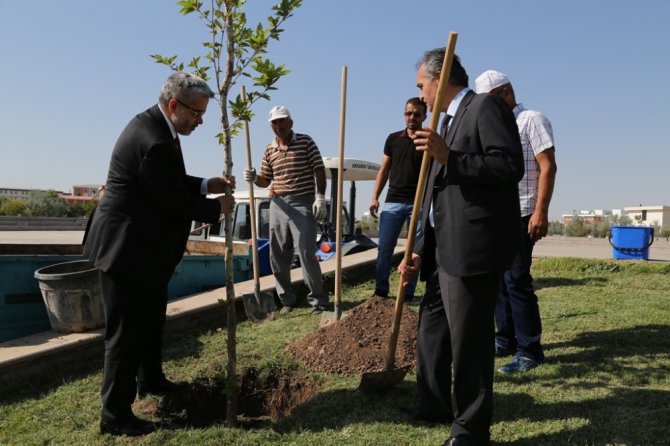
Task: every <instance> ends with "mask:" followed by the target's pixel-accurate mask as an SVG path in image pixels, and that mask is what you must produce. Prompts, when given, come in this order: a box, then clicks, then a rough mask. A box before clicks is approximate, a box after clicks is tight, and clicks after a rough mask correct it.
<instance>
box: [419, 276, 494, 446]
mask: <svg viewBox="0 0 670 446" xmlns="http://www.w3.org/2000/svg"><path fill="white" fill-rule="evenodd" d="M499 283H500V274H483V275H478V276H469V277H455V276H451V275H449V274H447V273H446V272H444V271H443V270H442V269H439V272H438V273H437V274H435V275H433V276H432V277H430V278H429V280H428V282H427V283H426V296H425V297H424V300H425V301H424V302H423V303H422V309H421V316H420V322H419V332H418V335H417V382H418V388H419V404H420V406H419V410H420V411H421V412H423V411H424V410H442V411H443V412H442V413H446V414H447V415H448V414H449V410H450V409H451V412H453V417H454V421H453V422H452V425H451V435H452V436H454V437H469V438H470V439H472V440H474V441H475V442H476V444H481V445H488V444H489V438H490V426H491V419H492V414H493V363H494V343H493V340H494V324H493V313H494V307H495V300H496V295H497V292H498V286H499ZM450 367H451V369H450ZM452 372H453V373H452ZM452 377H453V391H452V392H450V391H449V389H451V388H452V387H451V385H452ZM422 404H426V406H425V409H424V407H422V406H421V405H422ZM445 411H446V412H445Z"/></svg>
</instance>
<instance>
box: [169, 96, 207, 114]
mask: <svg viewBox="0 0 670 446" xmlns="http://www.w3.org/2000/svg"><path fill="white" fill-rule="evenodd" d="M174 100H175V101H177V102H179V103H180V104H181V105H183V106H184V107H186V108H187V109H188V111H190V112H191V115H193V118H194V119H198V118H200V117H201V116H202V115H204V114H205V112H206V111H207V110H196V109H195V108H193V107H189V106H188V105H186V104H184V103H183V102H182V101H180V100H179V99H177V98H174Z"/></svg>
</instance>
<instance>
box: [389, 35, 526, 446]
mask: <svg viewBox="0 0 670 446" xmlns="http://www.w3.org/2000/svg"><path fill="white" fill-rule="evenodd" d="M444 58H445V49H444V48H436V49H434V50H430V51H427V52H426V53H425V54H424V55H423V57H422V59H421V60H420V62H419V64H418V71H417V76H416V80H417V87H418V88H419V90H420V92H421V94H420V96H421V97H422V99H423V100H424V101H425V102H426V103H427V104H428V106H429V107H430V108H431V110H430V111H431V113H440V112H446V117H445V119H444V120H443V123H442V131H441V132H440V133H438V132H436V131H434V130H432V129H431V128H423V129H421V130H418V131H417V132H416V133H417V138H416V139H415V141H414V142H415V144H416V146H417V150H421V151H428V152H429V153H430V155H431V156H432V157H433V163H432V167H431V170H430V174H429V176H428V180H427V184H428V185H430V187H428V188H427V189H426V193H425V197H424V202H423V212H422V224H423V225H424V228H425V230H424V231H423V235H422V236H421V237H419V238H418V240H417V242H416V243H415V245H414V250H413V255H412V259H411V264H409V263H410V262H405V261H404V260H403V262H402V263H401V265H400V268H399V270H400V272H401V273H402V274H403V276H404V277H403V281H405V280H409V279H410V278H411V277H412V276H413V275H414V274H416V273H417V272H418V271H419V269H420V268H421V266H422V258H423V259H424V260H425V262H424V263H425V266H426V268H429V265H428V264H429V263H432V264H433V266H432V274H430V275H429V280H428V283H427V285H426V289H427V294H426V296H425V297H424V300H423V302H422V308H421V316H420V322H419V324H420V325H419V333H418V336H417V370H418V371H419V372H418V373H417V375H418V377H417V380H418V381H419V383H418V384H419V392H420V393H421V392H424V393H432V396H433V397H436V398H438V399H440V400H441V401H442V402H443V406H446V407H445V410H449V409H452V411H453V421H452V425H451V436H450V437H449V439H448V440H447V441H446V442H445V445H450V446H464V445H465V446H470V445H475V446H480V445H488V444H489V438H490V425H491V418H492V413H493V366H494V322H493V313H494V308H495V302H496V296H497V292H498V287H499V284H500V279H501V275H502V273H503V271H505V270H506V269H507V268H509V267H510V266H511V263H512V260H513V258H514V254H515V252H516V251H517V249H518V244H519V243H520V235H521V234H520V229H519V224H518V216H519V195H518V189H517V183H518V182H519V180H520V179H521V177H522V176H523V172H524V163H523V154H522V151H521V143H520V140H519V134H518V131H517V127H516V123H515V120H514V115H513V113H512V112H511V110H510V109H509V107H508V106H507V105H506V104H505V102H504V101H503V100H502V98H500V97H497V96H494V95H476V94H475V93H474V92H473V91H472V90H470V88H468V75H467V73H466V71H465V69H464V68H463V66H462V65H461V63H460V60H459V58H458V57H457V56H454V58H453V63H452V67H451V70H450V73H449V78H448V84H447V88H446V94H445V96H444V100H443V101H442V103H441V104H439V108H438V109H436V110H433V108H434V107H433V103H434V100H435V97H436V92H437V89H438V83H439V79H440V76H441V75H443V73H441V67H442V64H443V61H444ZM435 107H437V105H436V106H435ZM431 209H432V213H433V219H432V223H431V219H429V218H428V216H429V213H430V211H431ZM432 252H434V255H432V254H431V253H432ZM428 302H430V303H431V305H430V306H428V305H427V303H428ZM426 327H433V329H432V330H427V329H425V328H426ZM452 371H453V389H452V385H451V383H452ZM422 380H423V385H422ZM450 390H451V393H450V392H449V391H450ZM419 401H420V402H421V401H422V398H421V395H420V397H419ZM418 409H420V410H421V409H422V408H421V407H419V408H418ZM450 415H452V414H450V413H446V414H444V416H445V418H449V416H450Z"/></svg>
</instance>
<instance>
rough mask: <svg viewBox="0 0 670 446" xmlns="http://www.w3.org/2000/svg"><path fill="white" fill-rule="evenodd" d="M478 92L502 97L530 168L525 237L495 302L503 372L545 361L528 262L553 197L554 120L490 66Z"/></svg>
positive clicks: (523, 198)
mask: <svg viewBox="0 0 670 446" xmlns="http://www.w3.org/2000/svg"><path fill="white" fill-rule="evenodd" d="M475 88H476V90H477V93H491V94H497V95H500V96H502V98H503V99H505V102H507V104H508V105H509V106H510V108H512V110H513V111H514V116H515V117H516V123H517V126H518V127H519V136H520V137H521V145H522V147H523V155H524V161H525V167H526V171H525V174H524V176H523V179H522V180H521V182H519V201H520V204H521V225H522V229H523V231H522V232H523V242H522V247H521V250H520V252H519V253H518V255H517V259H516V261H515V264H514V266H513V267H512V268H511V269H509V270H507V271H506V272H505V274H504V281H503V284H502V286H501V288H500V292H499V294H498V299H497V302H496V311H495V319H496V326H497V331H496V336H495V337H496V341H495V342H496V347H495V348H496V356H499V357H502V356H507V355H512V354H514V357H513V359H512V361H511V362H510V363H509V364H506V365H504V366H502V367H501V368H499V369H498V371H499V372H501V373H515V372H525V371H527V370H530V369H533V368H535V367H537V366H538V365H540V364H542V362H544V352H543V351H542V345H541V343H540V338H541V336H542V322H541V320H540V309H539V306H538V302H537V296H536V295H535V290H534V289H533V278H532V276H531V275H530V267H531V262H532V255H533V245H534V244H535V242H537V241H538V240H540V239H541V238H542V237H544V236H545V235H547V228H548V226H549V217H548V214H549V202H550V201H551V196H552V193H553V190H554V181H555V178H556V170H557V168H556V159H555V156H554V152H555V148H554V137H553V131H552V128H551V123H550V122H549V120H548V119H547V118H546V117H545V116H544V115H543V114H542V113H539V112H536V111H533V110H527V109H526V108H525V107H524V106H523V104H521V103H517V102H516V97H515V95H514V89H513V88H512V84H511V82H510V80H509V78H508V77H507V75H505V74H504V73H501V72H500V71H495V70H487V71H485V72H483V73H482V74H480V75H479V77H478V78H477V79H476V80H475Z"/></svg>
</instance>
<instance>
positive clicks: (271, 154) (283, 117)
mask: <svg viewBox="0 0 670 446" xmlns="http://www.w3.org/2000/svg"><path fill="white" fill-rule="evenodd" d="M268 121H269V122H270V127H271V128H272V131H273V133H274V134H275V138H274V139H273V140H272V142H270V143H269V144H268V145H267V146H266V147H265V152H264V154H263V160H262V162H261V172H260V174H258V175H257V174H256V169H245V170H244V179H245V180H246V181H249V182H253V183H254V184H255V185H256V186H259V187H268V186H271V188H272V194H271V199H270V266H271V268H272V273H273V274H274V277H275V280H276V289H277V295H278V296H279V299H280V300H281V302H282V305H283V308H282V310H281V312H283V313H288V312H290V311H292V310H293V308H294V307H295V306H296V295H295V292H294V291H293V288H292V286H291V263H292V261H293V250H294V246H295V247H297V249H298V256H299V257H300V265H301V267H302V273H303V277H304V279H305V284H306V285H307V287H308V288H309V290H310V293H309V294H308V296H307V299H308V301H309V303H310V305H311V306H312V313H313V314H319V313H322V312H323V311H324V310H326V309H327V306H328V294H326V292H325V291H324V288H323V277H322V275H321V267H320V266H319V262H318V261H317V259H316V256H315V254H314V252H315V250H316V222H323V221H325V219H326V200H325V196H324V194H325V193H326V170H325V168H324V166H323V160H322V159H321V153H320V152H319V148H318V147H317V146H316V144H315V143H314V140H312V138H311V137H310V136H308V135H305V134H301V133H296V132H294V131H293V120H292V119H291V113H289V111H288V109H287V108H286V107H284V106H282V105H278V106H275V107H272V109H271V110H270V116H269V119H268Z"/></svg>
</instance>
